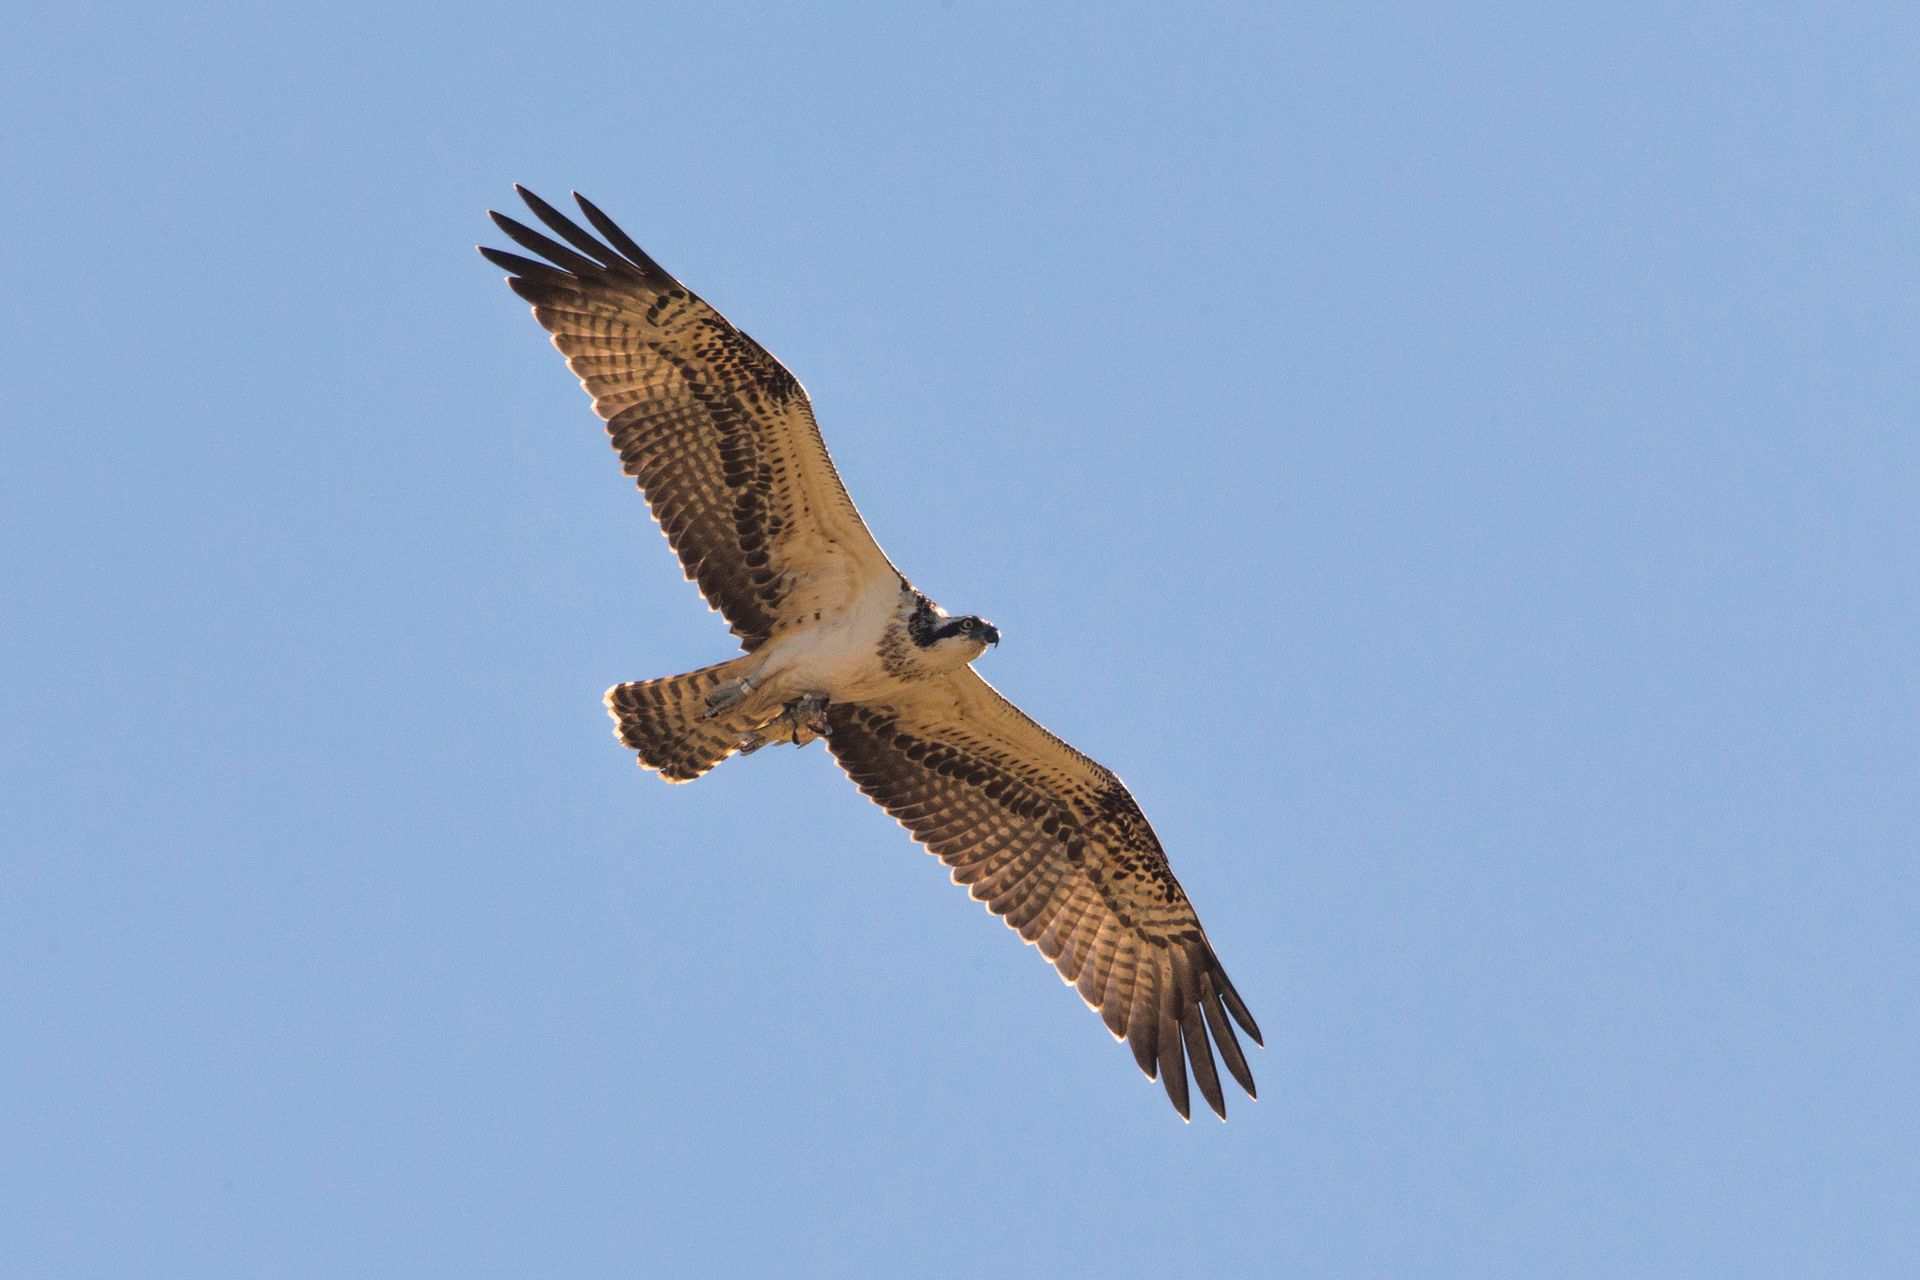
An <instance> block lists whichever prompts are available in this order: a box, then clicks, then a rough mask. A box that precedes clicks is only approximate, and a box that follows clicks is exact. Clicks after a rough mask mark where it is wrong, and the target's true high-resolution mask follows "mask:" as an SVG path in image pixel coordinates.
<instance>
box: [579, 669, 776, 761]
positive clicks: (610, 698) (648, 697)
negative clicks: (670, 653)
mask: <svg viewBox="0 0 1920 1280" xmlns="http://www.w3.org/2000/svg"><path fill="white" fill-rule="evenodd" d="M744 661H745V659H742V658H735V659H734V660H733V661H731V662H722V663H720V664H718V665H717V666H711V667H702V668H700V670H698V671H689V672H688V673H687V674H685V675H683V676H668V677H667V678H666V679H664V680H637V681H635V682H633V683H631V684H617V685H615V686H613V688H611V689H609V690H607V711H608V713H609V714H611V715H612V716H613V719H614V723H615V724H616V725H617V726H618V727H617V728H616V729H615V730H614V732H615V734H616V735H617V736H618V737H619V739H620V741H621V742H623V743H624V744H626V745H627V746H628V747H630V748H632V749H633V750H634V751H635V752H637V753H639V756H640V764H641V765H642V766H643V767H645V768H648V769H653V770H657V771H658V772H659V774H660V776H661V777H663V778H665V779H666V780H667V781H668V782H690V781H692V780H693V779H695V778H697V777H699V776H700V775H701V774H703V773H705V772H706V771H707V770H709V769H711V768H713V766H715V765H717V764H719V763H720V762H721V761H722V760H725V759H726V758H727V757H728V756H730V755H732V754H733V753H734V751H735V750H737V749H738V748H739V746H740V742H741V739H742V737H743V734H742V733H741V730H740V727H739V726H738V725H734V724H730V723H728V719H727V718H724V717H722V718H714V719H709V718H708V716H707V694H708V693H710V692H711V691H712V690H713V689H715V688H717V687H718V686H720V685H722V684H725V683H726V682H727V681H729V680H734V679H738V678H739V676H740V675H741V674H742V664H743V663H744Z"/></svg>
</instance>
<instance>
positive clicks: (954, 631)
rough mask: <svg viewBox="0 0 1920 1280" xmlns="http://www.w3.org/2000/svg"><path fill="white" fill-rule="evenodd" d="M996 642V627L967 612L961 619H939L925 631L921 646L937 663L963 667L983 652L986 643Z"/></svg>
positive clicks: (997, 632)
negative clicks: (924, 638)
mask: <svg viewBox="0 0 1920 1280" xmlns="http://www.w3.org/2000/svg"><path fill="white" fill-rule="evenodd" d="M999 643H1000V628H998V627H996V626H994V625H993V624H992V623H991V622H988V621H987V620H986V619H985V618H978V617H975V616H974V615H972V614H968V615H967V616H966V617H964V618H942V619H940V620H939V622H937V623H936V624H935V625H934V626H932V627H930V628H928V630H927V642H926V643H925V644H924V645H922V646H921V647H922V648H923V649H925V650H926V652H927V655H928V656H929V657H931V658H933V659H934V660H935V661H936V662H938V663H939V664H940V665H942V666H944V665H946V663H947V662H951V663H952V664H953V666H955V667H962V666H965V665H966V664H967V663H969V662H972V661H973V660H974V659H975V658H977V657H979V656H980V655H981V654H983V653H985V652H986V651H987V646H988V645H995V644H999Z"/></svg>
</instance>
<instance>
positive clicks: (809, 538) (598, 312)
mask: <svg viewBox="0 0 1920 1280" xmlns="http://www.w3.org/2000/svg"><path fill="white" fill-rule="evenodd" d="M516 190H519V191H520V195H521V197H522V198H523V199H524V200H526V202H527V207H528V208H529V209H531V210H532V211H533V214H534V216H535V217H536V218H537V219H538V220H539V221H540V223H541V224H542V225H544V226H545V227H546V228H547V230H548V231H551V232H553V233H554V234H553V235H548V234H546V233H545V232H542V231H538V230H535V229H534V228H532V227H530V226H527V225H526V224H525V223H522V222H519V221H517V220H515V219H513V218H510V217H507V216H506V215H504V214H500V213H495V214H494V215H493V220H494V223H495V224H496V225H497V226H498V227H499V228H500V230H501V231H502V232H504V233H505V234H506V236H507V237H508V238H509V239H511V240H512V241H513V242H514V243H515V244H516V245H517V246H519V247H520V248H522V249H525V250H527V251H528V252H529V253H533V254H537V255H539V257H540V258H543V259H545V261H537V260H535V259H534V258H529V257H523V256H522V255H520V254H517V253H509V252H504V251H502V250H499V249H488V248H483V249H481V251H480V252H481V253H483V254H484V255H486V258H487V260H488V261H489V262H492V263H493V264H495V265H496V266H499V267H502V268H504V269H505V270H506V271H508V272H509V273H511V278H510V279H509V281H508V283H509V284H510V285H511V286H512V287H513V291H514V292H515V293H517V294H519V295H520V296H521V297H522V298H525V299H526V300H527V301H528V302H530V303H532V304H533V310H534V316H535V317H536V318H537V319H538V320H539V321H540V323H541V325H542V326H544V327H545V328H546V329H547V330H548V332H550V333H551V334H552V335H553V341H554V345H555V346H557V347H558V348H560V350H561V351H562V352H563V353H564V354H565V355H566V357H567V363H568V365H569V367H571V368H572V370H573V371H574V373H575V374H576V375H578V377H579V378H580V381H581V384H582V385H583V386H585V387H586V389H587V392H588V394H590V395H591V396H592V397H593V402H594V409H595V411H596V412H598V413H599V414H600V416H601V417H602V418H604V419H606V422H607V432H608V435H609V436H610V437H611V439H612V442H613V445H614V448H615V449H617V450H618V451H619V453H620V461H621V464H622V466H623V467H624V468H625V470H626V472H627V474H628V475H630V476H632V477H633V478H634V479H635V480H636V481H637V482H638V483H639V485H640V489H641V491H642V492H643V493H644V494H645V495H646V498H647V502H648V505H649V506H650V507H651V508H652V511H653V515H654V518H655V519H656V520H658V521H659V523H660V527H661V530H662V532H664V533H665V534H666V536H667V539H668V541H669V542H670V543H671V544H672V546H673V549H674V552H675V553H676V554H677V555H678V556H679V557H680V562H681V565H682V566H683V567H684V568H685V569H686V572H687V576H688V577H689V578H692V579H694V580H695V581H697V582H698V583H699V584H700V590H701V592H702V593H703V594H704V595H705V596H706V598H707V601H708V603H710V604H711V605H713V607H714V608H716V609H718V610H719V611H720V612H721V614H722V615H723V616H725V618H726V619H727V623H728V625H729V626H730V627H732V629H733V632H734V634H735V635H737V636H739V637H740V641H741V644H742V647H744V648H746V649H749V650H751V649H754V648H757V647H758V646H760V645H761V644H764V643H765V642H766V640H767V639H768V638H769V637H770V636H771V635H772V634H773V633H774V631H776V630H777V629H779V628H780V627H781V626H782V625H786V624H788V623H791V622H793V621H795V620H796V619H798V618H800V617H802V616H806V615H810V614H812V613H814V612H816V611H820V610H823V609H826V608H831V607H833V606H834V605H835V604H837V603H838V601H837V600H836V599H834V598H832V595H831V593H832V592H833V591H835V590H844V584H845V583H848V582H851V581H859V580H867V581H870V580H872V577H871V576H870V575H875V574H879V575H884V576H885V577H886V578H889V579H890V578H892V577H895V576H897V574H896V573H895V571H894V570H893V567H892V566H891V565H890V564H888V563H887V560H886V556H885V555H884V554H883V553H882V552H881V550H880V548H879V546H878V545H877V544H876V543H875V542H874V541H873V536H872V534H870V533H869V532H868V531H867V528H866V525H865V523H864V522H862V521H861V519H860V515H859V512H858V511H856V510H855V509H854V506H853V503H852V502H851V501H850V500H849V499H848V498H847V495H846V490H845V488H844V487H843V486H842V485H841V483H840V477H839V475H838V474H837V473H836V472H835V471H834V468H833V462H832V460H831V459H830V458H829V457H828V455H827V450H826V445H825V444H824V443H822V441H821V439H820V431H819V428H818V427H817V426H816V425H815V424H814V420H813V409H812V406H811V405H810V404H809V403H808V400H807V396H806V392H805V391H804V390H802V389H801V386H800V383H799V382H798V381H797V380H796V379H795V378H794V377H793V375H792V374H790V373H788V372H787V370H786V368H785V367H784V366H782V365H781V363H780V362H779V361H778V360H775V359H774V358H773V357H772V356H771V355H769V354H768V353H767V352H766V350H765V349H764V348H763V347H761V346H760V344H759V343H757V342H755V341H754V340H753V339H752V338H750V337H748V336H747V335H746V334H744V333H742V332H741V331H740V330H738V329H736V328H734V327H733V326H732V325H731V324H729V323H727V321H726V318H725V317H723V316H722V315H721V314H720V313H719V312H717V311H715V310H714V309H713V308H712V307H710V306H708V305H707V304H706V303H705V302H704V301H702V300H701V299H700V298H699V297H698V296H696V295H695V294H694V293H693V292H692V291H690V290H688V289H687V288H685V287H684V286H682V285H681V284H680V283H679V282H678V281H677V280H675V279H674V278H673V277H672V276H670V275H668V274H667V273H666V272H665V271H663V270H661V269H660V267H659V265H658V264H657V263H655V262H654V260H653V259H652V258H650V257H648V256H647V255H646V254H645V253H643V252H641V250H640V247H639V246H638V245H636V244H635V243H634V242H633V240H632V238H631V237H629V236H627V235H626V234H625V233H624V232H622V231H621V230H620V229H619V228H618V227H617V226H615V225H614V223H613V221H612V220H611V219H609V218H608V217H607V216H606V215H605V214H604V213H602V212H600V210H599V209H597V208H595V207H594V206H593V205H592V204H590V203H589V202H587V201H586V200H584V199H581V198H580V197H578V196H576V197H575V199H576V200H578V201H579V204H580V209H581V212H582V213H583V214H584V215H585V216H586V218H587V220H588V221H589V222H590V223H591V224H592V225H593V226H594V228H595V229H596V230H598V231H599V232H600V234H601V235H602V236H604V237H606V241H607V242H606V243H603V242H602V241H601V240H599V239H596V238H595V237H594V235H593V234H592V233H591V232H589V231H587V230H585V229H584V228H582V227H580V226H579V225H578V224H576V223H574V222H573V221H572V220H570V219H569V218H567V217H566V216H565V215H564V214H562V213H561V212H560V211H559V210H557V209H555V208H554V207H553V206H552V205H550V204H548V203H547V202H546V201H544V200H542V199H540V198H539V197H538V196H536V195H534V194H533V193H532V192H530V191H526V190H524V189H521V188H516ZM555 236H558V237H559V238H558V239H555V238H554V237H555ZM835 561H837V562H840V563H839V564H838V565H837V567H838V568H839V569H841V570H846V571H845V572H839V573H823V572H821V570H822V569H823V568H826V567H827V566H828V564H829V562H835ZM847 562H851V565H850V566H849V564H848V563H847Z"/></svg>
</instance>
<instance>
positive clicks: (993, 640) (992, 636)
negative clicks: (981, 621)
mask: <svg viewBox="0 0 1920 1280" xmlns="http://www.w3.org/2000/svg"><path fill="white" fill-rule="evenodd" d="M980 638H981V639H982V640H985V641H986V642H987V643H988V644H991V645H997V644H999V643H1000V628H998V627H996V626H994V625H993V624H992V623H991V622H989V623H987V624H985V625H984V626H983V627H982V628H981V629H980Z"/></svg>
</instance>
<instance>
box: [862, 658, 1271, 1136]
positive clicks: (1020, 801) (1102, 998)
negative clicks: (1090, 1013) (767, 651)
mask: <svg viewBox="0 0 1920 1280" xmlns="http://www.w3.org/2000/svg"><path fill="white" fill-rule="evenodd" d="M827 717H828V723H829V725H830V726H831V730H832V732H831V733H830V734H829V736H828V744H829V746H830V747H831V748H832V751H833V754H834V756H835V758H837V759H838V760H839V761H840V765H841V767H842V768H844V769H845V770H846V772H847V776H848V777H850V778H852V779H853V781H854V783H855V784H856V785H857V786H858V787H859V788H860V790H861V791H863V792H865V793H866V794H867V795H868V796H869V797H871V798H872V799H874V800H875V801H877V802H879V804H880V805H881V806H882V807H883V808H885V809H886V811H887V812H888V813H890V814H892V815H893V816H894V817H895V818H896V819H898V820H899V822H900V824H901V825H902V826H904V827H906V828H907V830H908V831H910V832H912V833H913V836H914V838H915V839H916V840H918V841H919V842H920V843H921V844H924V845H925V846H927V848H928V849H929V850H930V851H932V852H933V853H934V854H935V855H937V856H938V857H939V858H940V859H941V861H943V862H945V863H946V864H947V865H948V866H950V867H951V868H953V878H954V880H955V881H956V882H958V883H960V884H964V885H967V886H968V887H969V890H970V892H971V893H972V894H973V896H974V897H975V898H978V899H980V900H981V901H982V902H984V903H986V905H987V909H988V910H989V911H992V912H993V913H994V914H995V915H998V916H1002V917H1004V918H1005V920H1006V922H1007V924H1008V925H1009V926H1011V927H1013V928H1014V929H1016V930H1018V931H1019V933H1020V936H1021V937H1023V938H1025V939H1026V940H1027V941H1028V942H1032V943H1034V944H1035V945H1037V946H1038V947H1039V948H1040V951H1041V953H1042V954H1043V955H1045V956H1046V957H1047V959H1048V960H1050V961H1052V962H1053V965H1054V967H1055V968H1056V969H1058V970H1059V972H1060V976H1061V977H1062V978H1063V979H1065V980H1066V981H1067V982H1069V983H1072V984H1073V985H1074V986H1075V987H1076V988H1078V989H1079V992H1080V995H1081V996H1082V998H1084V999H1085V1000H1086V1002H1087V1003H1088V1004H1089V1005H1091V1006H1092V1007H1093V1008H1094V1009H1095V1010H1097V1011H1098V1012H1099V1014H1100V1016H1101V1019H1102V1020H1103V1021H1104V1022H1105V1023H1106V1025H1107V1029H1108V1030H1109V1031H1111V1032H1112V1033H1113V1034H1114V1035H1115V1036H1116V1037H1119V1038H1122V1039H1125V1040H1126V1041H1127V1043H1128V1045H1129V1047H1130V1048H1131V1049H1132V1050H1133V1056H1134V1061H1136V1062H1137V1063H1139V1065H1140V1069H1141V1070H1142V1071H1143V1072H1145V1073H1146V1074H1147V1076H1148V1078H1149V1079H1152V1078H1154V1077H1156V1076H1157V1077H1158V1078H1159V1079H1160V1081H1161V1084H1162V1086H1163V1087H1164V1088H1165V1089H1166V1091H1167V1097H1168V1098H1169V1099H1171V1100H1172V1102H1173V1105H1174V1107H1175V1108H1176V1109H1178V1110H1179V1112H1180V1114H1181V1115H1182V1116H1187V1115H1189V1114H1190V1107H1189V1102H1188V1094H1187V1081H1188V1072H1189V1070H1191V1072H1192V1078H1193V1083H1194V1084H1196V1085H1197V1086H1199V1089H1200V1095H1201V1096H1202V1097H1203V1098H1205V1099H1206V1100H1207V1104H1208V1105H1209V1106H1210V1107H1212V1108H1213V1110H1214V1112H1215V1113H1216V1114H1218V1115H1219V1116H1220V1117H1221V1118H1223V1119H1224V1118H1225V1117H1226V1096H1225V1092H1224V1091H1223V1090H1222V1089H1221V1087H1220V1077H1219V1073H1218V1071H1217V1070H1216V1068H1215V1065H1214V1058H1213V1049H1214V1048H1215V1047H1217V1048H1218V1049H1219V1053H1220V1059H1221V1061H1222V1062H1224V1063H1225V1064H1226V1068H1227V1072H1228V1074H1229V1075H1231V1076H1232V1077H1233V1078H1234V1080H1236V1081H1237V1082H1239V1084H1240V1087H1241V1088H1243V1089H1245V1090H1246V1091H1247V1093H1248V1094H1249V1095H1252V1094H1253V1093H1254V1085H1253V1073H1252V1072H1251V1071H1249V1070H1248V1069H1247V1060H1246V1055H1245V1054H1244V1053H1242V1052H1241V1049H1240V1044H1239V1042H1238V1040H1237V1039H1236V1037H1235V1035H1234V1031H1233V1026H1232V1022H1233V1021H1237V1022H1238V1023H1239V1024H1240V1026H1241V1027H1242V1028H1244V1029H1245V1031H1246V1033H1247V1034H1248V1035H1250V1036H1252V1037H1253V1039H1254V1042H1255V1043H1256V1044H1257V1043H1259V1042H1260V1030H1259V1028H1258V1026H1257V1025H1255V1023H1254V1021H1253V1017H1252V1015H1251V1014H1250V1013H1248V1011H1247V1007H1246V1005H1245V1004H1243V1003H1242V1002H1241V1000H1240V996H1239V994H1238V993H1237V992H1235V991H1234V989H1233V984H1232V983H1231V982H1230V981H1228V979H1227V974H1226V971H1225V970H1224V969H1223V968H1221V965H1220V961H1219V958H1218V957H1217V956H1215V955H1214V952H1213V947H1212V945H1211V944H1210V943H1209V942H1208V941H1207V936H1206V933H1205V931H1204V930H1202V929H1201V927H1200V920H1199V917H1198V916H1196V915H1195V914H1194V910H1193V906H1192V904H1191V903H1190V902H1188V900H1187V896H1186V893H1185V892H1184V891H1183V890H1182V889H1181V887H1180V884H1179V882H1178V881H1177V880H1175V879H1174V878H1173V873H1172V871H1171V870H1169V869H1168V867H1167V859H1166V855H1165V854H1164V853H1163V852H1162V851H1161V848H1160V842H1159V840H1158V839H1156V838H1155V836H1154V834H1153V829H1152V827H1150V826H1149V825H1148V824H1147V820H1146V818H1145V817H1144V816H1143V815H1142V814H1141V812H1140V808H1139V806H1138V805H1137V804H1135V803H1134V799H1133V797H1132V795H1130V794H1129V793H1128V791H1127V789H1126V788H1125V787H1124V786H1122V785H1121V783H1120V780H1119V779H1118V778H1116V777H1114V776H1113V774H1112V773H1110V772H1108V771H1107V770H1106V769H1104V768H1102V767H1101V766H1099V765H1098V764H1095V763H1094V762H1093V761H1091V760H1089V759H1087V758H1086V757H1085V756H1083V755H1081V754H1080V753H1079V752H1077V751H1075V750H1074V749H1073V748H1072V747H1069V746H1068V745H1067V744H1066V743H1064V742H1061V741H1060V740H1059V739H1057V738H1055V737H1054V736H1053V735H1052V734H1050V733H1048V732H1047V731H1046V730H1045V729H1043V728H1041V727H1040V726H1039V725H1038V724H1036V723H1035V722H1034V721H1032V720H1031V719H1029V718H1028V717H1027V716H1026V715H1024V714H1023V713H1022V712H1021V711H1020V710H1019V708H1017V707H1015V706H1014V705H1013V704H1012V703H1010V702H1008V701H1007V700H1006V699H1005V698H1003V697H1001V696H1000V695H999V694H998V693H997V692H995V691H994V689H993V688H992V687H991V686H990V685H988V684H987V683H986V681H984V680H982V679H981V678H980V677H979V676H978V675H976V674H974V672H973V671H972V669H971V668H968V669H964V670H962V671H958V672H955V673H953V674H952V675H949V676H944V677H940V678H938V679H935V680H931V681H926V682H923V683H922V684H919V685H915V686H911V687H910V689H909V691H908V692H906V693H903V694H902V695H901V696H899V697H898V698H896V699H894V700H893V701H892V703H891V704H885V705H883V704H878V703H863V704H836V705H835V706H833V707H832V708H830V709H829V710H828V713H827ZM1229 1015H1231V1019H1232V1021H1229Z"/></svg>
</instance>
